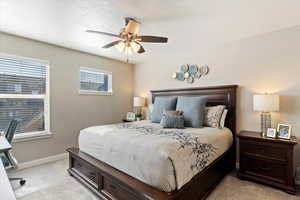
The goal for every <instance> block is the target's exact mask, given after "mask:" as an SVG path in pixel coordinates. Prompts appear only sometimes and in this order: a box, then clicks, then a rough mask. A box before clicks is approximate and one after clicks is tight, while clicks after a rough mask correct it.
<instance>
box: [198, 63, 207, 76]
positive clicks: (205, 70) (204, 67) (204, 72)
mask: <svg viewBox="0 0 300 200" xmlns="http://www.w3.org/2000/svg"><path fill="white" fill-rule="evenodd" d="M199 71H200V73H201V75H202V76H203V75H206V74H208V72H209V68H208V66H207V65H203V66H201V67H200V68H199Z"/></svg>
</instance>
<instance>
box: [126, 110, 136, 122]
mask: <svg viewBox="0 0 300 200" xmlns="http://www.w3.org/2000/svg"><path fill="white" fill-rule="evenodd" d="M126 120H128V121H135V113H134V112H127V114H126Z"/></svg>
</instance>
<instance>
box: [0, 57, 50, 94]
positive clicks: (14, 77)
mask: <svg viewBox="0 0 300 200" xmlns="http://www.w3.org/2000/svg"><path fill="white" fill-rule="evenodd" d="M46 71H47V70H46V65H45V64H41V63H37V62H33V61H30V60H25V59H13V58H9V57H0V94H36V95H37V94H45V92H46Z"/></svg>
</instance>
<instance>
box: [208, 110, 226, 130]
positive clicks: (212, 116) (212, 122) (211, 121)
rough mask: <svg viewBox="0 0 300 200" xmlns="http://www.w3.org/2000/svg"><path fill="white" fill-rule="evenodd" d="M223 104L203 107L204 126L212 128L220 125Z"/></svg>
mask: <svg viewBox="0 0 300 200" xmlns="http://www.w3.org/2000/svg"><path fill="white" fill-rule="evenodd" d="M224 109H225V106H222V105H219V106H211V107H206V108H205V116H204V126H209V127H213V128H219V127H220V120H221V117H222V114H223V111H224Z"/></svg>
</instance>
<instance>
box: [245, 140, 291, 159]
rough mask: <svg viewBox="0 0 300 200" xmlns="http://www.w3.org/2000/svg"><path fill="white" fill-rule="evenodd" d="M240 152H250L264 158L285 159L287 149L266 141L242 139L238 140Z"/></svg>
mask: <svg viewBox="0 0 300 200" xmlns="http://www.w3.org/2000/svg"><path fill="white" fill-rule="evenodd" d="M240 145H241V148H240V151H241V154H242V155H244V154H252V155H257V156H262V157H264V158H266V159H275V160H281V161H287V156H288V155H287V154H288V149H287V148H285V147H284V146H279V145H278V146H276V145H274V144H272V145H270V144H268V143H262V142H259V143H258V142H255V141H244V140H240Z"/></svg>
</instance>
